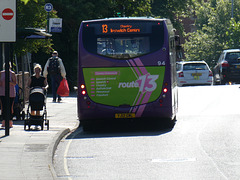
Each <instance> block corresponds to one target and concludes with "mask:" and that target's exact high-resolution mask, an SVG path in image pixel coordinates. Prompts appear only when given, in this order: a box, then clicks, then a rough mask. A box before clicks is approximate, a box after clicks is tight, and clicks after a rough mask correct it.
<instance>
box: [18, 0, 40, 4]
mask: <svg viewBox="0 0 240 180" xmlns="http://www.w3.org/2000/svg"><path fill="white" fill-rule="evenodd" d="M21 1H22V2H24V4H27V3H28V2H29V1H31V0H21ZM34 1H35V2H38V0H34Z"/></svg>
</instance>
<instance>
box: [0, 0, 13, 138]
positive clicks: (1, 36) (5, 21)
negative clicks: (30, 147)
mask: <svg viewBox="0 0 240 180" xmlns="http://www.w3.org/2000/svg"><path fill="white" fill-rule="evenodd" d="M16 6H17V4H16V0H11V1H10V0H0V12H1V13H0V42H1V43H2V60H3V62H5V97H4V101H5V102H4V103H2V104H3V106H4V107H6V108H5V109H4V110H5V112H4V114H5V117H4V118H5V119H3V120H5V136H9V121H10V118H11V107H10V96H9V95H10V93H9V89H10V87H9V86H10V85H9V82H10V81H9V79H10V76H9V62H10V59H11V57H12V56H11V55H10V54H11V53H12V52H10V43H13V42H16Z"/></svg>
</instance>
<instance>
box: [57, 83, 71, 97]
mask: <svg viewBox="0 0 240 180" xmlns="http://www.w3.org/2000/svg"><path fill="white" fill-rule="evenodd" d="M57 94H58V95H59V96H63V97H64V96H69V86H68V82H67V80H66V79H63V80H62V81H61V82H60V85H59V87H58V89H57Z"/></svg>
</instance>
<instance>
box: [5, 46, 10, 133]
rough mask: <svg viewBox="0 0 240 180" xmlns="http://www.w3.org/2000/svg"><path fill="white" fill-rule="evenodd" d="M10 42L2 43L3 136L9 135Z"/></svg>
mask: <svg viewBox="0 0 240 180" xmlns="http://www.w3.org/2000/svg"><path fill="white" fill-rule="evenodd" d="M9 46H10V44H9V43H6V44H5V45H4V47H5V49H4V51H5V97H4V98H5V102H6V108H5V110H6V112H5V114H6V116H5V117H6V119H5V136H9V121H10V116H11V115H10V111H11V108H10V96H9V82H10V81H9V58H10V48H9Z"/></svg>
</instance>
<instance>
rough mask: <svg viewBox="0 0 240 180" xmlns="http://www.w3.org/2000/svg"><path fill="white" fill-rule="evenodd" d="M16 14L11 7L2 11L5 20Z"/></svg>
mask: <svg viewBox="0 0 240 180" xmlns="http://www.w3.org/2000/svg"><path fill="white" fill-rule="evenodd" d="M13 16H14V12H13V10H12V9H10V8H6V9H4V10H3V11H2V17H3V19H5V20H11V19H12V18H13Z"/></svg>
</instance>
